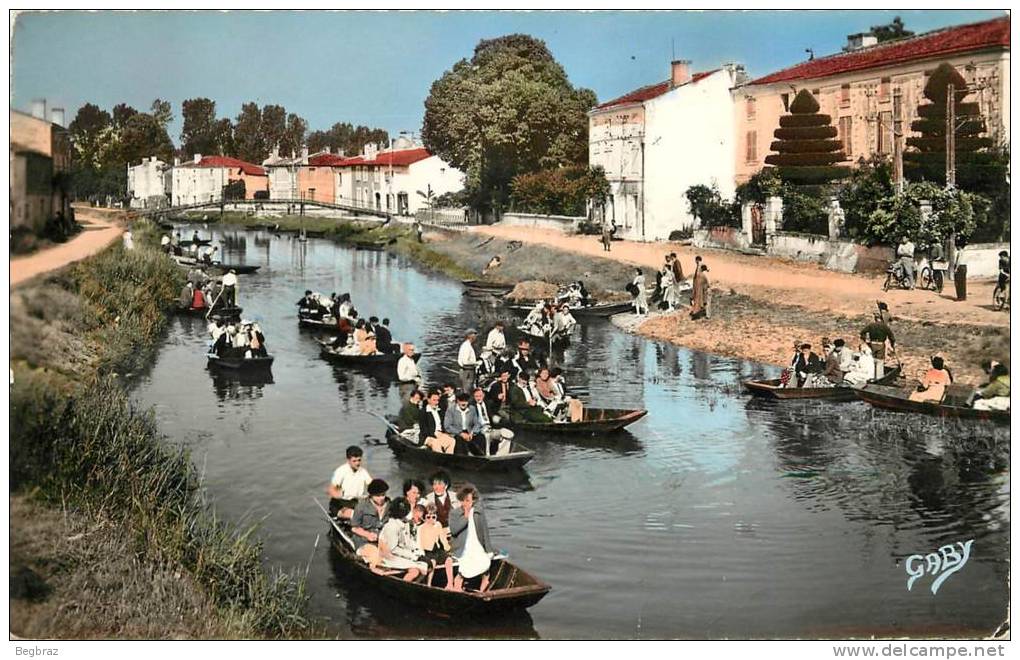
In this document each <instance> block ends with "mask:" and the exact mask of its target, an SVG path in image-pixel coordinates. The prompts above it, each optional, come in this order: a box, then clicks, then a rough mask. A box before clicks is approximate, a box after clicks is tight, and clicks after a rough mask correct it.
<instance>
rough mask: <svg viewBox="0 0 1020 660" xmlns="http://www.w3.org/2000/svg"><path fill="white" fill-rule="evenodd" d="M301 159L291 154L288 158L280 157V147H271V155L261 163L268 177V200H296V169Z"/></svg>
mask: <svg viewBox="0 0 1020 660" xmlns="http://www.w3.org/2000/svg"><path fill="white" fill-rule="evenodd" d="M301 162H302V159H301V157H300V156H295V155H294V154H293V153H291V155H290V156H289V157H287V156H281V155H280V147H279V146H276V147H273V153H271V154H270V155H269V158H267V159H265V160H264V161H262V166H263V167H264V168H265V169H266V173H267V174H268V175H269V199H297V198H298V167H300V166H301Z"/></svg>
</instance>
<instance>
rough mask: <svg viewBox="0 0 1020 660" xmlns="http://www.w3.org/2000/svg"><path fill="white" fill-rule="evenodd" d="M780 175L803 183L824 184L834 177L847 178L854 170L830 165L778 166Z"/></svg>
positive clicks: (788, 179)
mask: <svg viewBox="0 0 1020 660" xmlns="http://www.w3.org/2000/svg"><path fill="white" fill-rule="evenodd" d="M776 169H777V170H778V173H779V176H780V177H781V178H782V179H783V180H784V181H790V182H793V183H801V184H823V183H828V182H829V181H832V180H834V179H845V178H847V177H848V176H850V174H851V172H852V171H853V170H852V168H850V167H845V166H837V165H828V166H811V167H790V166H782V167H777V168H776Z"/></svg>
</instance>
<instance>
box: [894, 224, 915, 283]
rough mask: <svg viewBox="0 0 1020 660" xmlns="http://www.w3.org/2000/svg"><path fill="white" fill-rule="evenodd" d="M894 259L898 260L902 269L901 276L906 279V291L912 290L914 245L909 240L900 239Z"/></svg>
mask: <svg viewBox="0 0 1020 660" xmlns="http://www.w3.org/2000/svg"><path fill="white" fill-rule="evenodd" d="M896 257H897V258H898V259H899V260H900V265H901V266H902V267H903V275H904V277H905V278H906V285H907V288H908V289H913V288H914V244H913V243H912V242H911V241H910V239H909V238H907V237H906V236H904V237H903V238H901V239H900V244H899V245H897V246H896Z"/></svg>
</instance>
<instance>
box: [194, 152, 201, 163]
mask: <svg viewBox="0 0 1020 660" xmlns="http://www.w3.org/2000/svg"><path fill="white" fill-rule="evenodd" d="M192 160H193V162H194V163H195V165H198V164H199V163H201V162H202V154H195V155H194V156H193V157H192Z"/></svg>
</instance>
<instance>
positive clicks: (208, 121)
mask: <svg viewBox="0 0 1020 660" xmlns="http://www.w3.org/2000/svg"><path fill="white" fill-rule="evenodd" d="M181 117H182V118H183V120H184V125H183V127H182V128H181V155H182V156H184V157H185V158H190V157H191V156H193V155H194V154H212V153H217V152H218V149H217V147H218V145H217V140H216V136H217V126H216V102H215V101H212V100H210V99H207V98H194V99H186V100H185V101H184V102H183V103H181Z"/></svg>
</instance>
